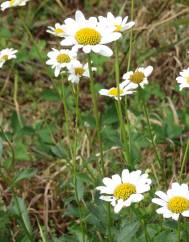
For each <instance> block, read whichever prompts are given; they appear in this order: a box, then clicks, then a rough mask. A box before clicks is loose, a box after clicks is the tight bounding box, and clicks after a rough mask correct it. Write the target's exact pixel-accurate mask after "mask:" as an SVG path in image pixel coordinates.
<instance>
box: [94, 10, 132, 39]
mask: <svg viewBox="0 0 189 242" xmlns="http://www.w3.org/2000/svg"><path fill="white" fill-rule="evenodd" d="M127 21H128V16H126V17H125V18H122V17H121V16H117V17H115V16H114V15H113V14H112V13H111V12H108V13H107V17H103V16H99V22H100V24H102V25H104V26H107V27H108V28H110V29H111V31H113V32H118V33H122V32H124V31H127V30H129V29H130V28H132V27H133V26H134V25H135V22H134V21H130V22H127ZM120 37H121V35H120Z"/></svg>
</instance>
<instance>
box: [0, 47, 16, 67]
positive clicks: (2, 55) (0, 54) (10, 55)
mask: <svg viewBox="0 0 189 242" xmlns="http://www.w3.org/2000/svg"><path fill="white" fill-rule="evenodd" d="M17 52H18V51H17V50H15V49H12V48H6V49H3V50H1V51H0V68H2V66H3V65H4V64H5V62H6V61H8V60H11V59H15V58H16V55H15V54H16V53H17Z"/></svg>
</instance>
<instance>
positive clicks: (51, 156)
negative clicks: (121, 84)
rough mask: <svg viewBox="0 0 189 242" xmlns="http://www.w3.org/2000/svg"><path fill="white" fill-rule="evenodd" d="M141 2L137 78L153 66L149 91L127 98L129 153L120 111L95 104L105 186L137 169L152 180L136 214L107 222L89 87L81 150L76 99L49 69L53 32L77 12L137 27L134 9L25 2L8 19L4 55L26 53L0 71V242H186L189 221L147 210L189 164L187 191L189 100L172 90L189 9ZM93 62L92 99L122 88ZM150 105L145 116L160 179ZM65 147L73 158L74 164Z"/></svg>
mask: <svg viewBox="0 0 189 242" xmlns="http://www.w3.org/2000/svg"><path fill="white" fill-rule="evenodd" d="M73 2H74V1H73ZM78 2H80V4H79V3H78ZM135 2H136V3H135V7H134V20H135V21H136V27H135V28H134V31H133V41H132V46H133V48H132V53H131V63H130V69H135V68H136V67H138V66H147V65H152V66H153V67H154V72H153V74H152V75H151V76H150V84H149V85H147V86H146V87H145V89H144V90H137V92H136V93H135V94H134V95H132V96H130V97H129V98H128V106H127V107H125V105H124V103H122V108H123V110H126V114H127V115H126V116H125V119H126V120H127V121H126V122H125V123H124V126H125V128H126V131H127V134H128V130H129V137H130V143H129V142H128V136H127V139H126V141H125V143H124V142H122V141H123V140H121V139H120V127H119V126H120V125H119V119H118V117H117V112H116V108H115V104H114V101H113V100H112V99H110V98H108V97H107V98H106V97H102V96H99V95H98V96H97V97H98V110H99V119H100V124H101V131H100V132H101V133H100V135H101V138H102V143H103V152H104V172H105V176H108V177H111V176H112V175H113V174H117V173H118V174H120V173H121V171H122V169H124V168H129V169H130V170H137V169H141V170H142V171H143V172H145V171H146V170H147V171H148V172H149V176H150V178H151V179H152V180H153V184H152V188H151V190H150V192H149V193H147V194H146V195H145V199H144V200H143V201H142V202H141V203H139V204H137V205H134V206H132V207H129V208H128V209H126V208H125V209H123V210H121V212H120V213H119V214H114V212H113V209H112V207H111V208H110V210H109V208H108V207H107V203H106V202H104V201H101V200H99V193H98V192H97V191H96V190H95V188H96V187H97V186H100V185H101V183H102V175H101V174H100V172H99V166H100V165H99V164H100V155H99V152H100V151H99V150H100V149H99V146H100V145H99V140H98V137H97V129H96V124H95V118H94V115H93V111H92V110H93V105H92V99H91V93H90V81H89V80H88V79H86V80H82V81H81V82H80V92H79V110H80V111H79V119H78V123H79V126H78V129H77V135H78V137H77V142H76V146H75V147H74V138H75V122H76V112H75V96H74V95H73V88H72V85H70V83H69V82H67V81H66V80H65V78H64V79H63V81H64V82H65V83H66V84H65V85H64V90H63V86H62V84H61V77H59V78H55V77H54V74H53V71H52V70H51V69H50V68H49V67H48V66H47V65H46V64H45V62H46V60H47V53H48V52H49V51H50V49H51V48H52V47H55V48H59V41H57V39H56V38H54V37H53V36H50V35H49V34H48V33H46V29H47V26H49V25H51V26H53V25H54V23H56V22H63V20H64V19H65V18H67V17H70V16H73V15H74V13H75V10H76V9H78V8H81V9H82V11H83V12H84V13H85V15H86V16H98V15H105V14H106V12H108V11H112V13H113V14H114V15H116V14H119V12H121V13H122V15H123V16H125V15H128V16H129V19H130V18H131V1H125V4H123V1H121V0H120V1H98V0H93V1H75V3H73V4H71V3H70V2H69V1H64V3H63V1H59V0H54V1H50V0H49V1H48V0H45V1H30V2H28V4H27V5H26V6H25V7H18V8H13V9H8V10H7V11H5V12H3V13H1V21H0V50H1V49H3V48H7V47H10V48H11V47H12V48H15V49H18V51H19V52H18V54H17V59H16V60H13V61H10V62H9V63H7V64H6V65H4V66H3V68H2V69H0V110H1V112H0V127H1V130H0V242H1V241H2V242H9V241H16V242H28V241H43V242H51V241H52V242H60V241H61V242H68V241H69V242H84V241H85V242H94V241H101V242H108V241H109V242H110V241H112V242H162V241H166V242H170V241H171V242H178V226H180V227H179V230H180V231H181V234H180V236H181V238H180V242H181V241H183V242H187V241H188V237H189V234H188V226H189V220H188V219H187V218H184V219H183V218H182V219H181V220H180V221H181V222H179V223H178V222H175V221H173V220H170V219H163V218H162V216H161V215H157V214H156V212H155V210H156V209H157V206H156V205H153V204H152V203H151V199H152V197H154V193H155V191H157V190H162V191H166V190H167V189H168V187H169V185H170V184H171V183H172V182H173V181H179V179H180V171H181V163H182V161H183V160H184V159H185V162H186V164H185V166H184V169H183V175H182V177H181V178H182V179H181V181H182V182H183V183H187V184H188V181H189V176H188V174H189V163H188V161H189V153H188V152H185V150H186V145H187V139H188V136H189V111H188V110H189V99H188V97H189V94H188V89H184V90H183V91H182V92H180V91H179V88H178V85H177V83H176V77H177V76H178V75H179V71H180V70H182V69H184V68H187V67H188V63H189V54H187V51H189V29H188V24H189V20H188V19H189V1H188V0H183V1H176V0H171V1H170V0H169V1H164V0H157V1H153V0H148V1H135ZM129 37H130V33H127V34H126V35H125V36H124V37H123V38H122V39H121V40H120V41H119V48H120V50H121V51H120V53H119V62H120V73H121V76H122V74H123V73H125V72H126V71H127V65H128V57H129V49H130V39H129ZM111 46H112V47H113V45H111ZM84 58H85V57H84V56H83V59H84ZM92 59H93V63H94V65H95V66H96V67H97V72H96V74H95V77H94V83H95V86H94V89H95V91H97V90H99V89H101V88H103V87H106V88H110V87H112V86H115V85H116V84H115V77H114V61H115V59H114V56H113V57H112V58H105V57H102V56H99V55H98V56H97V55H96V56H95V55H93V56H92ZM85 61H87V60H86V59H85ZM63 91H64V95H65V97H66V106H67V109H68V114H69V126H68V128H69V137H68V133H67V127H66V117H65V113H64V111H65V103H64V104H63V103H62V94H63ZM143 104H145V105H146V106H147V107H148V112H149V117H150V124H151V126H152V134H153V136H154V142H155V146H156V147H157V149H158V152H159V155H160V159H161V169H160V168H159V167H158V162H157V158H156V155H155V152H154V149H153V145H152V143H151V141H150V135H151V134H150V132H149V127H148V122H147V120H146V117H145V113H144V110H143ZM128 143H129V157H127V156H126V161H125V155H124V153H125V154H126V155H127V154H128V152H127V147H128V146H127V145H128ZM70 145H72V147H71V148H72V149H73V151H74V152H76V155H75V158H76V159H75V162H74V160H73V157H71V154H70ZM125 147H126V149H125ZM128 160H129V161H130V162H128ZM74 164H75V166H74ZM73 167H75V169H76V170H74V168H73ZM74 171H76V173H74ZM74 174H75V175H74ZM108 211H109V213H108ZM110 217H111V219H110ZM110 234H111V235H110Z"/></svg>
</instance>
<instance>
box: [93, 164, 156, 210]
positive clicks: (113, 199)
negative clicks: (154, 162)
mask: <svg viewBox="0 0 189 242" xmlns="http://www.w3.org/2000/svg"><path fill="white" fill-rule="evenodd" d="M102 182H103V183H104V186H99V187H97V188H96V189H97V190H99V191H100V194H101V196H100V199H101V200H104V201H107V202H110V203H111V205H112V206H113V207H114V212H115V213H118V212H119V211H120V210H121V209H122V208H123V207H129V206H130V205H131V204H132V203H136V202H140V201H141V200H142V199H143V198H144V196H143V195H142V194H143V193H144V192H147V191H149V190H150V185H151V182H152V181H151V179H149V178H148V174H146V173H144V174H142V171H140V170H137V171H132V172H129V170H127V169H124V170H123V171H122V175H121V176H119V175H118V174H116V175H113V176H112V177H111V178H109V177H105V178H104V179H103V180H102Z"/></svg>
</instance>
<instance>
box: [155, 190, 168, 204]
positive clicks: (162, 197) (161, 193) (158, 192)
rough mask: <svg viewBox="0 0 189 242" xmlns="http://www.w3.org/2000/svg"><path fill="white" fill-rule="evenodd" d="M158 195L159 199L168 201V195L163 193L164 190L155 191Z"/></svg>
mask: <svg viewBox="0 0 189 242" xmlns="http://www.w3.org/2000/svg"><path fill="white" fill-rule="evenodd" d="M155 194H156V195H157V196H158V197H160V198H161V199H163V200H164V201H166V202H167V201H168V197H167V194H165V193H164V192H162V191H157V192H156V193H155Z"/></svg>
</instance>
